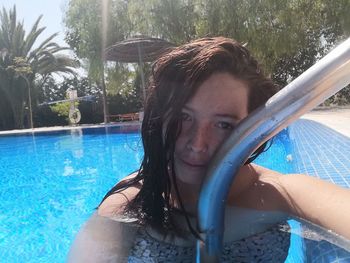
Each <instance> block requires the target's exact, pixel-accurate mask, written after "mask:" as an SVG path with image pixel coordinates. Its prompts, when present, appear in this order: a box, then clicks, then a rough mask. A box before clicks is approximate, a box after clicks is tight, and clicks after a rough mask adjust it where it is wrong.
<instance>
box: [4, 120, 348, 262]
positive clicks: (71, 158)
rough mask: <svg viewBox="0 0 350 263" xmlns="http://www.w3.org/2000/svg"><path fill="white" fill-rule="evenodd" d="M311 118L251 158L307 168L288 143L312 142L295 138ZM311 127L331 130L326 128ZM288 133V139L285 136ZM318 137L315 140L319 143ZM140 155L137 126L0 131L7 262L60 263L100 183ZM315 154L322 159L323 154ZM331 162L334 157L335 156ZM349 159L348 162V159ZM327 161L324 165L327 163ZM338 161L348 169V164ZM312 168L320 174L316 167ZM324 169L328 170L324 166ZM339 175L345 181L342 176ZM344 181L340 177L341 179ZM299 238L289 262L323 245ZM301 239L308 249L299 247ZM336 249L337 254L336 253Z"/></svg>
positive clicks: (338, 140) (288, 169)
mask: <svg viewBox="0 0 350 263" xmlns="http://www.w3.org/2000/svg"><path fill="white" fill-rule="evenodd" d="M310 125H316V124H315V123H312V122H310V121H298V122H297V123H296V124H293V125H292V127H291V128H290V129H289V131H286V130H285V131H283V132H282V133H281V134H280V135H279V136H278V137H277V138H276V139H275V140H274V143H273V145H272V146H271V148H270V149H269V151H268V152H266V153H265V154H264V155H265V157H264V156H262V157H259V159H258V160H257V162H258V163H259V164H262V165H265V166H267V167H269V168H273V169H275V170H278V171H280V172H283V173H292V172H306V173H309V172H308V171H307V170H302V169H306V168H305V167H308V164H306V163H307V161H306V159H308V158H310V159H311V160H312V159H313V157H312V156H311V157H310V156H309V157H307V158H306V157H305V156H304V153H303V152H302V151H301V150H300V149H299V152H295V151H294V150H295V149H298V147H299V148H300V147H301V145H302V146H303V147H304V148H307V146H306V145H305V144H306V143H307V141H310V142H311V141H312V140H311V139H310V138H308V139H306V141H304V142H302V144H301V145H299V144H298V143H300V141H302V140H303V138H304V137H305V136H306V135H305V134H307V132H305V131H304V129H306V127H307V126H309V127H308V129H310ZM311 128H314V127H311ZM318 130H320V131H321V130H322V131H325V132H324V133H326V134H327V136H330V134H329V132H330V131H329V130H327V129H326V128H324V127H322V129H321V128H318ZM303 133H304V135H302V134H303ZM314 134H315V133H314ZM303 136H304V137H303ZM288 137H290V138H291V139H292V140H291V143H290V142H289V141H288V140H287V139H288ZM331 138H332V140H335V142H334V143H332V144H333V145H334V147H335V148H337V146H336V145H338V147H339V144H341V145H342V146H341V147H342V149H341V150H342V151H343V152H344V151H345V152H346V151H347V149H348V148H344V147H347V146H349V147H350V142H349V141H350V140H349V139H348V138H346V137H344V138H343V137H336V136H335V135H334V134H331ZM328 142H329V140H328ZM317 144H319V145H320V143H319V142H318V143H317ZM328 148H329V147H328ZM323 151H324V150H323ZM348 152H350V148H349V151H348ZM142 154H143V153H142V146H141V141H140V136H139V133H138V132H137V128H136V130H135V128H131V129H130V127H129V128H127V129H125V128H121V127H106V128H99V129H83V130H81V129H77V130H69V131H60V132H51V133H37V134H35V135H34V134H26V135H20V136H19V135H18V136H1V137H0V168H1V171H2V173H1V181H0V190H1V191H0V201H1V202H0V256H1V258H6V262H9V263H13V262H64V261H65V258H66V255H67V252H68V249H69V247H70V244H71V242H72V240H73V238H74V236H75V235H76V233H77V232H78V230H79V229H80V227H81V225H82V224H83V223H84V222H85V221H86V219H87V218H89V216H90V215H91V214H92V213H93V211H94V208H95V207H96V206H97V205H98V204H99V201H100V200H101V198H102V197H103V195H104V194H105V193H106V192H107V190H108V189H110V187H111V186H112V185H114V184H115V183H116V182H117V181H118V180H120V179H121V178H122V177H123V176H125V175H126V174H128V173H130V172H132V171H134V170H136V169H137V168H138V166H139V163H140V161H141V159H142ZM300 155H303V158H302V159H303V160H304V162H303V163H300V162H298V160H299V159H301V156H300ZM338 159H339V158H338ZM321 161H322V162H323V163H325V162H324V159H323V158H321ZM343 161H344V160H343ZM330 163H335V164H336V162H335V161H334V160H331V161H330ZM348 163H349V165H350V161H349V162H348ZM324 166H325V165H324V164H322V166H321V165H320V164H314V165H313V166H310V167H313V168H315V167H317V169H316V170H317V171H321V170H322V169H324V168H325V167H324ZM336 166H337V171H338V172H340V174H339V173H338V172H337V173H336V174H333V175H332V177H330V178H333V179H331V180H335V181H337V182H338V179H336V178H337V177H344V176H342V174H346V173H341V171H343V170H341V171H339V169H340V168H339V167H340V165H337V164H336ZM327 167H328V166H327ZM329 167H331V166H329ZM329 167H328V169H329V170H331V168H332V167H331V168H329ZM342 167H343V169H349V171H350V168H346V166H344V165H343V166H342ZM344 167H345V168H344ZM319 168H322V169H319ZM346 171H347V170H346ZM311 174H312V172H311ZM319 174H321V175H323V172H322V173H319ZM325 174H327V173H325ZM328 174H332V172H331V171H328ZM348 174H349V173H348ZM328 179H329V178H328ZM342 180H343V179H342ZM345 181H347V182H349V181H350V180H349V178H347V179H346V178H345ZM345 181H344V180H343V181H339V182H343V183H344V184H345ZM298 237H299V236H298V235H295V236H294V237H293V236H292V238H294V239H295V242H296V243H294V244H296V245H295V246H297V248H298V249H294V251H291V255H292V256H293V257H291V258H289V259H288V260H289V261H287V262H300V261H296V260H297V258H298V257H304V258H307V257H315V255H317V251H320V249H321V250H322V249H323V250H324V249H326V248H322V246H325V245H324V244H322V246H321V248H317V246H316V245H315V244H313V243H312V242H311V243H310V244H307V243H301V240H300V238H298ZM317 244H319V243H317ZM298 246H299V247H298ZM307 246H309V248H310V249H308V251H313V252H312V253H314V254H313V255H311V254H305V255H304V254H303V253H299V252H300V251H302V249H304V248H305V247H307ZM294 248H295V247H294ZM317 249H318V250H317ZM332 249H333V247H332ZM295 251H298V253H299V254H298V253H296V252H295ZM327 251H328V250H327ZM339 251H342V250H339ZM339 251H338V252H336V253H338V254H339V253H340V252H339ZM293 253H294V254H293ZM310 253H311V252H310ZM319 254H322V253H319ZM338 254H336V255H335V256H338ZM331 256H332V255H331ZM343 258H344V257H343ZM315 262H316V261H315ZM317 262H320V260H319V261H317ZM325 262H331V261H325Z"/></svg>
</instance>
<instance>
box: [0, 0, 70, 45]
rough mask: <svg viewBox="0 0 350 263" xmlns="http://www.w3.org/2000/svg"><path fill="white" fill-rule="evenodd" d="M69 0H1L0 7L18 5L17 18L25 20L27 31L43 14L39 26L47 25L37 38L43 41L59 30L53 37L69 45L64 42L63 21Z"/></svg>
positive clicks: (58, 41) (38, 40)
mask: <svg viewBox="0 0 350 263" xmlns="http://www.w3.org/2000/svg"><path fill="white" fill-rule="evenodd" d="M67 3H68V0H0V7H1V10H2V7H5V9H7V10H9V8H13V6H14V5H16V10H17V20H18V21H23V24H24V28H25V30H26V33H28V32H29V31H30V29H31V28H32V26H33V24H34V22H35V21H36V20H37V19H38V17H39V16H40V15H43V17H42V19H41V21H40V23H39V27H46V29H45V30H44V31H43V32H42V33H41V35H40V36H39V37H38V39H37V43H41V42H42V41H43V40H45V39H46V38H48V37H49V36H50V35H52V34H54V33H56V32H58V33H59V35H58V36H57V37H56V38H54V39H53V41H54V42H56V43H57V44H59V45H60V46H67V44H66V43H65V42H64V26H63V22H62V18H63V10H64V8H65V6H66V5H67Z"/></svg>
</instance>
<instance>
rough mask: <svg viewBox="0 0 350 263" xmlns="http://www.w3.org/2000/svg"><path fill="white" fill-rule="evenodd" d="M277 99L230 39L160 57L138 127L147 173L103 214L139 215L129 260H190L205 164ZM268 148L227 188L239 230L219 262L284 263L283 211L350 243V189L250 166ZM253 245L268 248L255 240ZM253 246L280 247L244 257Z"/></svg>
mask: <svg viewBox="0 0 350 263" xmlns="http://www.w3.org/2000/svg"><path fill="white" fill-rule="evenodd" d="M275 92H276V87H275V85H274V84H273V82H272V81H271V80H270V79H269V78H267V77H266V76H264V74H263V71H262V69H261V68H260V66H259V64H258V62H257V61H256V60H255V59H254V58H253V57H252V56H251V54H250V53H249V51H248V50H247V49H246V48H245V47H244V46H242V45H241V44H239V43H238V42H236V41H234V40H232V39H227V38H223V37H217V38H205V39H200V40H196V41H194V42H191V43H189V44H186V45H183V46H181V47H178V48H175V49H174V50H172V51H171V52H169V53H167V54H165V55H164V56H162V57H161V58H159V59H158V60H157V62H156V63H155V65H154V67H153V71H152V74H151V78H150V84H149V88H148V94H149V95H148V100H147V104H146V106H145V111H144V112H145V115H144V120H143V123H142V141H143V146H144V159H143V161H142V164H141V167H140V169H139V171H138V172H137V173H135V174H132V175H130V176H129V177H127V178H126V179H124V180H123V181H122V182H120V183H119V184H117V185H116V186H115V187H113V188H112V189H111V190H110V191H109V192H108V193H107V195H106V196H105V198H104V199H103V201H102V202H101V204H100V206H99V208H98V215H100V216H103V217H108V218H111V219H115V220H119V221H120V220H121V219H122V218H123V217H124V218H129V219H130V218H134V219H135V220H136V221H137V224H138V225H140V226H143V227H140V228H138V230H137V231H134V232H133V233H134V234H133V238H132V239H133V241H130V242H129V243H130V246H129V248H130V251H129V252H128V253H124V254H125V255H126V257H128V260H129V261H132V260H141V261H147V260H151V259H152V258H153V259H155V260H164V262H183V261H186V260H188V261H189V262H191V261H193V256H194V255H193V254H194V248H193V244H194V240H195V239H194V238H193V237H194V236H196V229H195V217H196V208H197V201H198V195H199V192H200V188H201V184H202V181H203V178H204V176H205V174H206V171H207V168H208V164H209V163H210V160H211V159H212V157H213V156H214V154H215V153H216V151H217V149H218V148H219V147H220V145H221V144H222V143H223V142H224V141H225V139H226V138H227V137H228V136H229V135H230V133H231V132H232V130H234V128H235V127H236V126H237V125H238V124H239V122H240V121H241V120H242V119H244V118H245V117H246V116H247V115H248V114H249V113H250V112H252V111H253V110H254V109H256V108H258V107H259V106H260V105H262V104H264V103H265V102H266V101H267V100H268V99H269V98H270V97H271V96H272V95H273V94H274V93H275ZM263 150H264V146H262V147H260V148H259V149H258V150H257V151H256V152H255V153H254V154H253V155H252V157H251V158H250V159H248V161H247V162H246V164H245V165H244V166H242V167H241V169H240V171H239V173H238V175H237V177H236V179H235V181H234V183H233V185H232V187H231V189H230V193H229V196H228V200H227V205H228V208H227V211H226V219H225V221H226V224H227V225H228V226H230V225H231V224H232V221H235V220H236V221H235V222H236V223H235V224H232V227H231V228H230V227H226V230H225V240H224V251H223V258H222V259H223V261H228V262H231V261H236V262H245V261H249V262H257V261H259V260H265V261H266V260H267V261H269V260H272V261H273V262H283V260H284V259H285V257H286V256H287V253H288V245H289V236H288V234H287V232H283V231H280V226H278V225H276V223H277V222H281V221H282V222H283V220H285V219H286V216H285V215H287V214H290V215H294V216H298V217H302V218H304V219H307V220H310V221H312V222H314V223H317V224H319V225H321V226H324V227H326V228H328V229H332V230H334V231H336V232H338V233H340V234H342V235H344V236H345V237H348V238H350V229H348V228H347V227H346V224H347V222H349V220H350V215H349V212H347V215H346V216H344V213H343V211H344V208H345V207H346V206H349V204H348V203H349V201H350V192H349V190H348V189H342V188H340V187H337V186H335V185H332V184H329V183H326V182H323V181H321V180H318V179H315V178H312V177H308V176H305V175H288V176H286V175H281V174H279V173H277V172H275V171H271V170H269V169H266V168H263V167H260V166H258V165H255V164H253V163H251V162H252V160H253V159H254V158H255V157H256V156H257V155H258V154H259V153H261V152H262V151H263ZM330 200H332V202H330ZM246 209H249V210H246ZM247 211H249V212H247ZM252 211H254V212H252ZM259 211H260V212H259ZM267 211H271V212H267ZM272 211H281V212H283V213H277V212H272ZM348 211H349V210H348ZM259 213H260V214H259ZM261 214H264V218H265V219H264V220H265V222H263V223H262V222H260V221H259V220H260V218H261V217H260V215H261ZM242 215H244V216H243V217H242ZM266 215H268V216H266ZM242 218H243V219H242ZM233 228H234V229H233ZM242 238H243V239H242ZM254 238H255V239H256V238H259V239H261V240H262V241H263V242H260V243H259V242H258V244H257V243H254V242H251V241H252V240H253V239H254ZM247 244H249V246H253V247H255V250H254V251H263V252H264V251H265V252H266V251H269V249H270V250H271V249H272V247H273V249H275V251H276V248H280V249H277V251H278V252H277V253H260V252H259V253H255V252H249V253H246V252H245V251H246V250H245V249H244V248H246V245H247ZM242 248H243V249H242ZM174 251H175V252H174ZM242 251H243V252H242ZM249 251H252V250H249ZM146 252H147V253H146ZM174 253H175V254H176V255H178V256H177V257H174V255H175V254H174ZM268 254H270V257H271V258H270V259H269V258H266V255H268ZM263 257H265V258H263ZM272 261H271V262H272Z"/></svg>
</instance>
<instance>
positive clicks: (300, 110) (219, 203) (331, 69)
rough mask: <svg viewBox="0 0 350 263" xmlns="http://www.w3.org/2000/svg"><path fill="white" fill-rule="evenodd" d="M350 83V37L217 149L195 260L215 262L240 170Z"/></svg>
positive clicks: (205, 191)
mask: <svg viewBox="0 0 350 263" xmlns="http://www.w3.org/2000/svg"><path fill="white" fill-rule="evenodd" d="M349 83H350V38H349V39H347V40H346V41H345V42H343V43H342V44H341V45H339V46H338V47H337V48H335V49H334V50H333V51H332V52H330V53H329V54H328V55H327V56H325V57H324V58H322V59H321V60H320V61H319V62H318V63H316V64H315V65H314V66H312V67H311V68H310V69H308V70H307V71H305V72H304V73H303V74H302V75H300V76H299V77H298V78H297V79H295V80H294V81H293V82H291V83H290V84H289V85H287V86H286V87H285V88H283V89H282V90H281V91H279V92H278V93H277V94H275V95H274V96H273V97H272V98H270V99H269V100H268V101H267V102H266V104H265V105H264V106H262V107H260V108H259V109H257V110H256V111H255V112H254V113H252V114H251V115H249V117H247V118H246V119H245V120H244V121H242V123H241V124H240V125H239V126H238V127H237V129H235V130H234V131H233V133H232V134H231V135H230V137H229V138H228V140H227V141H226V142H225V143H224V144H223V145H222V146H221V147H220V149H219V151H218V152H217V154H216V155H215V157H214V159H213V161H212V162H211V165H210V168H209V170H208V173H207V175H206V177H205V180H204V183H203V187H202V190H201V193H200V198H199V204H198V228H199V231H200V234H201V236H202V239H203V240H204V242H202V241H198V244H197V261H201V262H218V261H219V258H220V254H221V249H222V238H223V231H224V229H223V226H224V213H225V203H226V198H227V195H228V191H229V189H230V186H231V184H232V182H233V180H234V178H235V175H236V173H237V171H238V169H239V167H240V166H241V165H242V164H243V163H244V162H245V161H246V160H247V159H248V157H249V156H250V154H251V153H252V152H254V150H255V149H257V148H258V147H259V146H260V145H262V144H263V143H264V142H266V141H267V140H268V139H270V138H271V137H273V136H274V135H275V134H277V133H278V132H279V131H281V130H282V129H283V128H285V127H287V126H288V125H289V124H290V123H291V122H293V121H294V120H296V119H297V118H299V117H300V116H301V115H303V114H304V113H306V112H307V111H309V110H311V109H312V108H314V107H316V106H317V105H318V104H320V103H322V102H323V101H324V100H326V99H327V98H328V97H330V96H331V95H333V94H334V93H336V92H337V91H339V90H341V89H342V88H343V87H345V86H346V85H347V84H349Z"/></svg>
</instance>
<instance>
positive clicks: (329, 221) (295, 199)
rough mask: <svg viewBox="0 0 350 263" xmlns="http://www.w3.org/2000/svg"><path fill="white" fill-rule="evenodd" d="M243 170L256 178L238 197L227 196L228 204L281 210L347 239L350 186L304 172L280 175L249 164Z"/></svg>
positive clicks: (349, 231)
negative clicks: (247, 168) (304, 173)
mask: <svg viewBox="0 0 350 263" xmlns="http://www.w3.org/2000/svg"><path fill="white" fill-rule="evenodd" d="M246 172H248V176H247V178H256V180H255V181H253V182H250V184H249V185H250V186H249V187H248V188H246V189H245V190H244V191H242V193H241V194H240V195H239V196H238V197H237V198H235V199H230V198H229V204H232V205H238V206H242V207H247V208H253V209H258V210H279V211H284V212H287V213H289V214H291V215H293V216H296V217H301V218H303V219H306V220H308V221H311V222H312V223H315V224H318V225H320V226H322V227H324V228H326V229H330V230H333V231H335V232H336V233H338V234H340V235H342V236H344V237H346V238H349V239H350V228H349V226H348V222H350V189H346V188H342V187H340V186H337V185H335V184H332V183H329V182H326V181H323V180H321V179H317V178H314V177H311V176H307V175H301V174H291V175H282V174H280V173H277V172H275V171H272V170H269V169H266V168H263V167H260V166H257V165H250V167H249V170H246ZM247 180H248V181H252V180H251V179H247ZM229 196H230V195H229Z"/></svg>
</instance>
